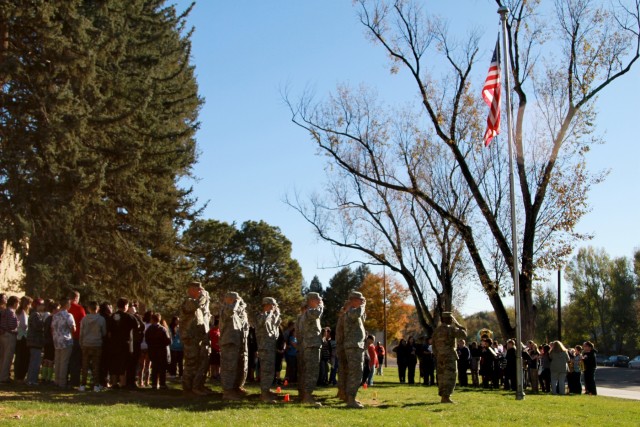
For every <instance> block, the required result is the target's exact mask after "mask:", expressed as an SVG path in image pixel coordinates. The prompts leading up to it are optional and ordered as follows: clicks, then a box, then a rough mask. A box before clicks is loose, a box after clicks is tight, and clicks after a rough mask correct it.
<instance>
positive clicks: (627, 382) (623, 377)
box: [596, 366, 640, 400]
mask: <svg viewBox="0 0 640 427" xmlns="http://www.w3.org/2000/svg"><path fill="white" fill-rule="evenodd" d="M596 387H598V394H600V395H602V396H612V397H620V398H623V399H635V400H640V369H629V368H609V367H605V366H598V370H597V371H596Z"/></svg>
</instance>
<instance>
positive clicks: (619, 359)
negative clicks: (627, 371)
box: [604, 355, 629, 368]
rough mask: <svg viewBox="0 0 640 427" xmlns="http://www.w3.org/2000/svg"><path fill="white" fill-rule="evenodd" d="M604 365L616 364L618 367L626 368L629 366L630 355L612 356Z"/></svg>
mask: <svg viewBox="0 0 640 427" xmlns="http://www.w3.org/2000/svg"><path fill="white" fill-rule="evenodd" d="M604 366H616V367H618V368H626V367H628V366H629V357H628V356H622V355H618V356H610V357H609V358H608V359H607V360H606V361H605V362H604Z"/></svg>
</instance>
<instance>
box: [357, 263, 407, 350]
mask: <svg viewBox="0 0 640 427" xmlns="http://www.w3.org/2000/svg"><path fill="white" fill-rule="evenodd" d="M386 282H387V283H386V287H387V290H386V293H387V340H388V341H389V342H390V341H392V340H394V339H399V338H401V335H402V330H403V329H404V327H405V325H406V324H407V322H408V321H409V317H410V316H411V313H412V311H414V310H415V307H414V306H413V305H411V304H407V302H406V300H407V299H408V298H409V297H410V293H409V290H408V289H407V288H406V287H405V286H403V285H402V284H401V283H400V282H399V281H398V280H397V279H396V278H395V277H393V276H389V275H387V277H386ZM359 291H360V292H362V295H364V296H365V298H366V299H367V319H366V321H365V322H364V327H365V329H366V330H367V331H370V332H371V331H382V330H383V329H384V303H383V297H384V277H383V275H382V274H373V273H370V274H368V275H367V276H366V277H365V278H364V280H363V281H362V285H361V286H360V289H359Z"/></svg>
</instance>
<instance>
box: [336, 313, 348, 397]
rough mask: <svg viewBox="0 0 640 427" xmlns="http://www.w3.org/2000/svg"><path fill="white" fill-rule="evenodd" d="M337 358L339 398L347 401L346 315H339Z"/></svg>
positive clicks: (337, 324)
mask: <svg viewBox="0 0 640 427" xmlns="http://www.w3.org/2000/svg"><path fill="white" fill-rule="evenodd" d="M336 358H337V359H338V395H337V396H336V397H338V398H339V399H342V400H344V401H345V402H346V401H347V377H348V375H349V369H348V367H347V362H346V359H347V356H346V354H345V352H344V313H342V312H341V313H340V314H339V315H338V322H337V323H336Z"/></svg>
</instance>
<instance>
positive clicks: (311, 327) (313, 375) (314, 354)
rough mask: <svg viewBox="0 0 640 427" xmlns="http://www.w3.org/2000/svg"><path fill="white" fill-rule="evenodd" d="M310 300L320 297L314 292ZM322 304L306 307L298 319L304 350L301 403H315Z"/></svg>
mask: <svg viewBox="0 0 640 427" xmlns="http://www.w3.org/2000/svg"><path fill="white" fill-rule="evenodd" d="M312 298H317V299H320V295H318V293H316V292H309V293H308V294H307V301H309V300H310V299H312ZM320 301H322V300H321V299H320ZM322 310H323V306H322V303H321V304H320V305H319V306H318V307H316V308H311V307H307V311H305V312H304V314H303V315H302V318H301V319H300V321H301V323H302V334H301V336H302V337H303V339H302V347H303V348H304V356H303V359H304V371H303V374H304V377H303V378H302V381H303V382H304V390H303V391H304V393H303V402H305V403H316V402H315V401H314V400H313V397H312V394H313V391H314V390H315V388H316V384H317V382H318V375H319V374H320V347H321V346H322V328H321V327H320V318H321V317H322Z"/></svg>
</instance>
